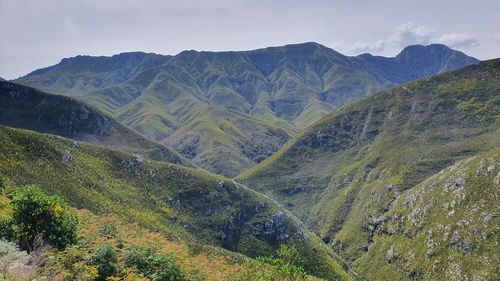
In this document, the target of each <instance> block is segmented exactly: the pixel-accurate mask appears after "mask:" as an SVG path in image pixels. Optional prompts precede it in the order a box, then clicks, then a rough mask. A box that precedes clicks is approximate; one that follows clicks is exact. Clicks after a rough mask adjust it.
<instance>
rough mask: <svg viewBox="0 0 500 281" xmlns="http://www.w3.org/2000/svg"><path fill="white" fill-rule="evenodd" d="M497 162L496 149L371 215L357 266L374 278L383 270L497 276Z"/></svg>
mask: <svg viewBox="0 0 500 281" xmlns="http://www.w3.org/2000/svg"><path fill="white" fill-rule="evenodd" d="M499 163H500V150H498V149H496V150H493V151H490V152H488V153H484V154H481V155H479V156H476V157H472V158H468V159H464V160H461V161H458V162H456V163H455V164H453V165H451V166H450V167H448V168H446V169H444V170H442V171H440V172H439V173H437V174H435V175H434V176H432V177H430V178H428V179H427V180H425V181H423V182H422V183H420V184H419V185H417V186H416V187H414V188H412V189H410V190H407V191H406V192H403V193H402V194H401V196H399V197H397V198H396V200H395V202H394V203H393V204H392V205H391V207H390V209H389V210H388V212H386V214H385V215H386V216H387V219H383V218H381V217H380V218H379V217H372V219H371V221H370V224H368V225H369V226H371V225H376V226H377V227H375V226H374V227H373V228H370V229H369V230H372V229H373V231H374V238H373V243H372V244H371V245H370V246H369V248H368V252H367V253H366V254H365V255H363V256H362V257H361V258H360V259H359V260H357V261H356V267H357V268H362V269H363V270H364V273H365V274H366V275H367V277H368V278H369V279H370V278H371V279H374V280H376V279H377V278H380V276H389V275H387V274H385V273H384V272H387V271H391V272H393V273H394V274H396V275H392V277H394V276H399V278H401V279H400V280H498V279H499V278H500V275H499V274H500V272H499V271H498V261H500V252H499V251H498V250H497V249H498V247H499V246H500V245H499V243H500V241H498V237H499V235H500V227H499V220H498V216H499V214H500V209H499V208H500V184H498V183H497V182H496V176H497V173H498V169H499V168H500V167H499ZM384 251H385V257H384V260H382V258H381V257H380V256H379V255H380V253H381V252H382V253H383V252H384ZM381 262H385V264H386V266H383V267H382V268H380V266H379V265H380V264H381ZM382 279H383V278H382ZM396 279H397V278H396Z"/></svg>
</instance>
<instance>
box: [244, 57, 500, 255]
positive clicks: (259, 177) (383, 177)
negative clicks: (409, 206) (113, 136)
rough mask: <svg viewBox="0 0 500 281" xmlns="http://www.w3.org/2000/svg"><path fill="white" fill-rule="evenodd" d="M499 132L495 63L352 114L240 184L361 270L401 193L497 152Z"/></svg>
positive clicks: (365, 104)
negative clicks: (359, 264)
mask: <svg viewBox="0 0 500 281" xmlns="http://www.w3.org/2000/svg"><path fill="white" fill-rule="evenodd" d="M499 125H500V59H496V60H491V61H486V62H481V63H479V64H478V65H473V66H468V67H465V68H463V69H460V70H457V71H454V72H450V73H446V74H441V75H436V76H434V77H431V78H426V79H421V80H418V81H415V82H411V83H408V84H405V85H403V86H399V87H395V88H391V89H389V90H386V91H383V92H381V93H378V94H376V95H373V96H370V97H368V98H365V99H363V100H361V101H359V102H356V103H354V104H351V105H349V106H346V107H344V108H342V109H341V110H339V111H337V112H334V113H332V114H331V115H329V116H327V117H326V118H324V119H323V120H321V121H320V122H318V123H317V124H315V125H314V126H312V127H310V128H309V129H308V130H307V131H306V132H305V133H304V134H302V135H301V136H300V137H298V138H297V139H295V140H294V141H292V142H291V143H289V144H288V145H287V146H286V147H284V148H283V149H282V150H280V151H278V152H277V153H276V154H275V155H273V156H271V157H270V158H269V159H267V160H265V161H264V162H262V163H261V164H259V165H257V166H256V167H254V168H252V169H250V170H249V171H246V172H245V173H243V174H242V175H240V176H239V177H238V179H239V180H240V181H242V182H244V183H247V184H248V185H250V186H252V187H254V188H256V190H258V191H261V192H264V193H266V194H269V195H271V196H272V197H274V198H275V199H276V200H278V201H279V202H280V203H282V204H283V205H285V206H287V207H288V208H289V209H291V210H292V211H293V212H294V213H295V214H296V215H297V216H298V217H299V218H301V219H302V220H303V221H305V222H306V224H307V225H308V226H310V227H311V229H313V230H314V231H315V232H316V233H317V234H319V235H320V237H322V239H323V240H324V241H325V242H327V243H329V244H330V245H331V246H332V247H333V248H334V249H335V250H336V251H337V252H339V253H340V254H341V255H342V256H344V257H345V258H346V259H348V260H351V261H356V260H357V259H358V258H360V257H361V256H363V255H364V254H365V253H366V252H367V251H368V250H369V249H371V245H372V242H373V235H374V233H375V232H376V231H377V229H378V227H379V226H380V224H381V223H382V222H383V221H384V218H385V217H386V212H387V211H388V210H389V209H390V206H391V204H392V202H393V201H394V199H395V198H397V196H398V195H399V194H400V193H401V192H403V191H404V190H407V189H411V188H412V187H413V186H415V185H417V184H419V183H421V182H422V181H424V180H425V179H426V178H427V177H430V176H431V175H433V174H435V173H437V172H439V171H440V170H441V169H443V168H445V167H446V166H448V165H451V164H452V163H454V162H455V161H457V160H459V159H462V158H465V157H469V156H472V155H476V154H478V153H481V152H484V151H488V150H490V149H493V148H498V147H499V146H500V126H499ZM490 199H491V198H484V200H490Z"/></svg>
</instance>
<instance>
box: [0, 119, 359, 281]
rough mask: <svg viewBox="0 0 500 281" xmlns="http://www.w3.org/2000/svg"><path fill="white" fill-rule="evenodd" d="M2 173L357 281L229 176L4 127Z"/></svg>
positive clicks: (182, 235)
mask: <svg viewBox="0 0 500 281" xmlns="http://www.w3.org/2000/svg"><path fill="white" fill-rule="evenodd" d="M0 139H1V140H2V146H0V175H2V178H3V182H5V183H6V184H7V185H8V186H22V185H25V184H37V185H39V186H40V187H41V188H43V189H44V191H45V192H47V193H49V194H57V195H60V196H62V197H63V198H64V199H65V200H66V201H67V202H69V203H70V204H71V206H73V207H75V208H78V209H88V210H91V211H93V212H95V213H97V214H114V215H117V216H119V217H121V218H122V219H124V220H126V221H128V222H129V223H137V224H139V225H141V226H142V227H145V228H147V229H149V230H150V231H155V232H160V233H161V234H162V235H165V237H167V238H168V239H169V240H174V241H185V242H197V243H202V244H208V245H214V246H218V247H224V248H226V249H229V250H232V251H236V252H239V253H242V254H245V255H248V256H250V257H256V256H271V255H273V254H274V252H275V250H276V249H277V247H278V246H279V245H281V244H288V245H293V246H294V247H296V249H297V250H298V251H299V252H300V253H301V259H302V261H301V265H302V266H303V267H304V268H305V269H306V270H307V271H308V272H309V273H311V274H314V275H316V276H319V277H322V278H325V279H328V280H352V278H351V277H350V276H349V275H348V274H347V273H346V272H345V270H344V268H343V266H341V264H340V263H339V262H337V260H336V258H335V256H334V255H333V253H332V251H331V249H329V248H328V247H326V246H325V245H324V244H323V243H322V242H321V240H320V239H319V238H318V237H317V236H316V235H314V234H313V233H311V232H309V231H308V230H307V229H305V228H304V226H303V225H302V223H301V222H300V221H298V220H297V219H296V218H295V217H294V216H293V215H291V214H290V213H289V212H288V211H287V210H285V209H283V208H282V207H281V206H280V205H279V204H277V203H276V202H275V201H273V200H271V199H269V198H268V197H266V196H263V195H262V194H259V193H257V192H255V191H253V190H251V189H248V188H246V187H245V186H242V185H239V184H236V183H235V182H233V181H232V180H230V179H227V178H224V177H222V176H217V175H214V174H211V173H209V172H206V171H203V170H200V169H194V168H189V167H185V166H182V165H177V164H171V163H165V162H156V161H152V160H144V159H142V158H141V157H138V156H136V155H131V154H127V153H124V152H121V151H118V150H112V149H109V148H106V147H103V146H96V145H92V144H85V143H78V142H74V141H73V140H69V139H65V138H62V137H58V136H53V135H46V134H40V133H37V132H33V131H25V130H20V129H13V128H9V127H5V126H0Z"/></svg>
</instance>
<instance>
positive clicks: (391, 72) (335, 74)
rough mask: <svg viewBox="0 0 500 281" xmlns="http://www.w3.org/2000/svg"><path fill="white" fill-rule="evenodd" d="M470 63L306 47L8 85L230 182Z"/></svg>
mask: <svg viewBox="0 0 500 281" xmlns="http://www.w3.org/2000/svg"><path fill="white" fill-rule="evenodd" d="M476 62H477V60H476V59H474V58H471V57H469V56H466V55H465V54H463V53H461V52H459V51H455V50H452V49H449V48H448V47H446V46H444V45H438V44H434V45H429V46H409V47H407V48H405V49H404V50H403V51H401V53H400V54H398V55H397V56H396V57H394V58H385V57H378V56H371V55H368V54H364V55H360V56H357V57H348V56H344V55H342V54H340V53H338V52H336V51H334V50H332V49H330V48H327V47H325V46H322V45H320V44H317V43H304V44H295V45H287V46H283V47H271V48H265V49H259V50H254V51H242V52H197V51H184V52H181V53H179V54H178V55H175V56H163V55H157V54H146V53H138V52H136V53H123V54H119V55H115V56H112V57H90V56H77V57H74V58H68V59H63V60H62V61H61V62H60V63H59V64H57V65H54V66H51V67H47V68H43V69H39V70H36V71H33V72H32V73H30V74H28V75H26V76H24V77H21V78H19V79H16V80H15V82H16V83H20V84H24V85H28V86H32V87H36V88H38V89H41V90H43V91H47V92H50V93H56V94H60V95H67V96H71V97H75V98H77V99H79V100H82V101H84V102H86V103H88V104H90V105H93V106H96V107H97V108H99V109H100V110H102V111H103V112H105V113H107V114H110V115H111V116H113V117H114V118H115V119H117V120H118V121H120V122H121V123H123V124H124V125H126V126H128V127H130V128H132V129H134V130H135V131H137V132H139V133H141V134H143V135H145V136H147V137H148V138H150V139H152V140H154V141H157V142H160V143H164V144H168V145H169V146H170V147H172V148H174V149H175V150H176V151H177V152H179V153H180V154H181V155H182V156H184V157H186V158H188V159H190V160H191V161H192V162H193V163H194V164H196V165H198V166H200V167H202V168H205V169H207V170H209V171H212V172H215V173H218V174H224V175H226V176H231V177H232V176H236V175H237V174H239V173H240V172H242V171H243V170H245V169H247V168H249V167H251V166H253V165H255V164H256V163H259V162H260V161H262V160H263V159H265V158H267V157H268V156H270V155H271V154H272V153H274V152H275V151H276V150H278V148H280V147H281V146H282V145H283V144H284V143H285V142H286V141H288V140H289V139H290V138H291V137H294V136H296V135H297V133H299V132H300V131H301V130H303V129H304V128H306V127H307V126H309V125H311V124H313V123H314V122H316V121H318V120H319V119H321V118H322V117H323V116H325V115H326V114H327V113H329V112H331V111H333V110H335V109H336V108H338V107H340V106H342V105H344V104H346V103H349V102H352V101H355V100H357V99H360V98H362V97H364V96H367V95H369V94H372V93H375V92H377V91H379V90H382V89H385V88H387V87H390V86H393V85H397V84H400V83H404V82H407V81H410V80H413V79H417V78H420V77H425V76H430V75H433V74H436V73H440V72H445V71H449V70H453V69H456V68H459V67H461V66H465V65H468V64H472V63H476Z"/></svg>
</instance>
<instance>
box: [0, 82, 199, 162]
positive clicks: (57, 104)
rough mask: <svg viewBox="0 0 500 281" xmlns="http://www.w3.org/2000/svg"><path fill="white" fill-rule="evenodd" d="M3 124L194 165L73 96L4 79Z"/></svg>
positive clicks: (1, 90) (1, 88)
mask: <svg viewBox="0 0 500 281" xmlns="http://www.w3.org/2000/svg"><path fill="white" fill-rule="evenodd" d="M0 111H1V112H2V114H1V115H0V124H3V125H7V126H11V127H16V128H23V129H29V130H34V131H37V132H42V133H48V134H54V135H58V136H63V137H67V138H71V139H74V140H78V141H85V142H90V143H96V144H100V145H105V146H108V147H112V148H117V149H123V150H125V151H128V152H131V153H138V154H141V155H143V156H145V157H147V158H150V159H152V160H158V161H168V162H172V163H181V164H184V165H188V166H192V164H190V163H189V162H188V161H187V160H185V159H183V158H182V157H181V156H179V155H178V154H177V153H176V152H174V151H172V150H171V149H170V148H168V147H166V146H164V145H161V144H158V143H155V142H153V141H150V140H148V139H147V138H145V137H143V136H141V135H139V134H137V133H136V132H134V131H132V130H131V129H129V128H127V127H126V126H124V125H122V124H121V123H119V122H117V121H115V120H114V119H113V118H111V117H109V116H107V115H105V114H103V113H101V112H100V111H99V110H97V109H95V108H93V107H91V106H88V105H86V104H85V103H83V102H81V101H78V100H75V99H73V98H69V97H65V96H58V95H51V94H47V93H44V92H41V91H39V90H36V89H33V88H30V87H26V86H22V85H17V84H14V83H10V82H0Z"/></svg>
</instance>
